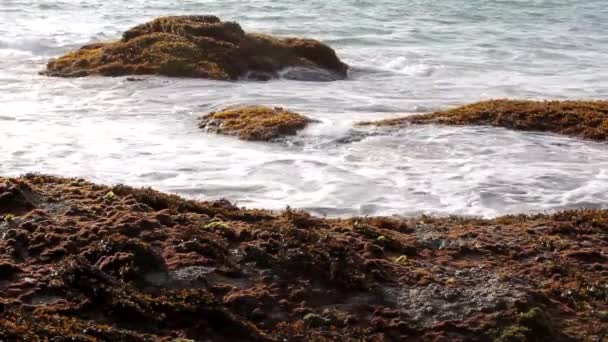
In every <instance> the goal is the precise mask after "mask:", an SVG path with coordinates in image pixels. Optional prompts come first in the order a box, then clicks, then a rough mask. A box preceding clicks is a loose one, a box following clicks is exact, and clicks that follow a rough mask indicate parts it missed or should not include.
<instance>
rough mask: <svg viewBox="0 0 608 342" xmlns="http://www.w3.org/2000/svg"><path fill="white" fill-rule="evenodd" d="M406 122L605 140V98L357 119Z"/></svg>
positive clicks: (480, 104)
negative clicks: (470, 126) (383, 118)
mask: <svg viewBox="0 0 608 342" xmlns="http://www.w3.org/2000/svg"><path fill="white" fill-rule="evenodd" d="M408 124H443V125H486V126H496V127H504V128H509V129H515V130H521V131H539V132H552V133H558V134H564V135H569V136H574V137H579V138H584V139H591V140H598V141H605V140H607V139H608V101H523V100H491V101H484V102H478V103H474V104H470V105H466V106H462V107H458V108H455V109H451V110H447V111H441V112H436V113H431V114H421V115H411V116H406V117H402V118H395V119H386V120H381V121H374V122H363V123H359V125H360V126H368V125H374V126H403V125H408Z"/></svg>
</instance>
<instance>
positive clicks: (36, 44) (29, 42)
mask: <svg viewBox="0 0 608 342" xmlns="http://www.w3.org/2000/svg"><path fill="white" fill-rule="evenodd" d="M0 50H15V51H21V52H29V53H31V54H32V55H34V56H41V55H51V54H56V53H57V52H58V51H60V50H62V48H61V47H60V46H59V43H58V42H57V40H55V39H52V38H39V39H36V38H32V39H20V40H17V41H6V40H0Z"/></svg>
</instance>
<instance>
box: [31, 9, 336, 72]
mask: <svg viewBox="0 0 608 342" xmlns="http://www.w3.org/2000/svg"><path fill="white" fill-rule="evenodd" d="M286 69H287V70H286ZM347 69H348V66H347V65H346V64H344V63H343V62H342V61H340V59H339V58H338V57H337V56H336V53H335V52H334V50H332V49H331V48H330V47H328V46H327V45H325V44H323V43H320V42H318V41H316V40H313V39H303V38H276V37H272V36H268V35H263V34H255V33H245V32H244V31H243V29H242V28H241V27H240V26H239V24H237V23H234V22H222V21H220V19H218V18H217V17H215V16H172V17H160V18H157V19H154V20H152V21H150V22H148V23H145V24H142V25H139V26H135V27H133V28H131V29H130V30H128V31H126V32H125V33H124V34H123V36H122V39H121V40H119V41H115V42H105V43H94V44H89V45H86V46H83V47H82V48H80V49H78V50H76V51H73V52H70V53H68V54H66V55H64V56H62V57H59V58H57V59H54V60H51V61H50V62H49V63H48V65H47V69H46V71H44V72H42V73H43V74H45V75H49V76H59V77H82V76H89V75H102V76H124V75H149V74H152V75H164V76H175V77H197V78H210V79H216V80H236V79H239V78H242V77H248V78H253V79H262V80H267V79H269V78H273V77H277V76H278V75H279V73H280V72H281V71H283V70H286V71H285V73H286V74H287V77H288V78H296V79H297V78H304V79H307V80H335V79H343V78H345V77H346V73H347Z"/></svg>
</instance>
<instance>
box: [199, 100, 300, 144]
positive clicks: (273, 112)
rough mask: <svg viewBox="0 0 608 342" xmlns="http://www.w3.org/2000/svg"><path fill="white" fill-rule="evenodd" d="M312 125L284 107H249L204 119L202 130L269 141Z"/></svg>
mask: <svg viewBox="0 0 608 342" xmlns="http://www.w3.org/2000/svg"><path fill="white" fill-rule="evenodd" d="M310 122H311V120H310V119H308V118H307V117H305V116H302V115H300V114H297V113H294V112H290V111H288V110H285V109H283V108H280V107H274V108H270V107H264V106H245V107H237V108H228V109H225V110H222V111H219V112H212V113H209V114H207V115H205V116H203V117H201V119H200V121H199V127H200V128H202V129H205V130H207V131H209V132H214V133H220V134H226V135H234V136H238V137H239V138H240V139H243V140H258V141H269V140H273V139H276V138H280V137H283V136H286V135H294V134H296V133H297V132H298V131H299V130H301V129H303V128H304V127H306V125H308V123H310Z"/></svg>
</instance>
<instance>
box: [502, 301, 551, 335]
mask: <svg viewBox="0 0 608 342" xmlns="http://www.w3.org/2000/svg"><path fill="white" fill-rule="evenodd" d="M558 337H561V334H560V333H559V331H557V330H556V329H555V327H554V326H553V324H552V322H551V320H550V319H549V318H548V317H547V315H545V314H544V313H543V311H542V310H541V309H540V308H538V307H535V308H532V309H530V310H528V311H527V312H523V313H520V314H519V316H518V318H517V323H515V324H512V325H509V326H507V327H506V328H504V329H503V330H502V331H501V332H500V333H499V334H498V336H497V337H496V339H495V341H496V342H516V341H546V340H547V339H551V340H556V339H559V338H558Z"/></svg>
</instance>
